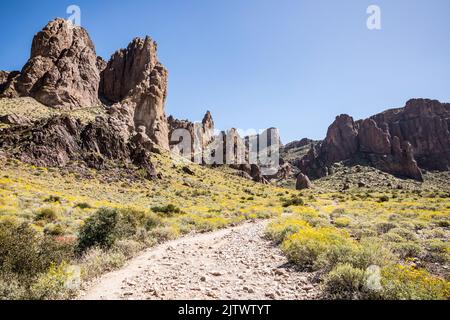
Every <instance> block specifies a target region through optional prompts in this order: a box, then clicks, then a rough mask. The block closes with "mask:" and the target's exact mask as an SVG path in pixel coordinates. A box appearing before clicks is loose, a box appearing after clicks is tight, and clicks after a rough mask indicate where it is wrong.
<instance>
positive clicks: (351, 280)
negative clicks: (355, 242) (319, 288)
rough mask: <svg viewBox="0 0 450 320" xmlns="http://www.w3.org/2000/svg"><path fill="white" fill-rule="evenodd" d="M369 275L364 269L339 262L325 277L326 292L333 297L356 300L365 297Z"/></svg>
mask: <svg viewBox="0 0 450 320" xmlns="http://www.w3.org/2000/svg"><path fill="white" fill-rule="evenodd" d="M366 282H367V277H366V274H365V271H364V270H361V269H358V268H354V267H353V266H352V265H350V264H348V263H346V264H339V265H337V266H336V268H334V269H333V270H332V271H331V272H330V273H329V274H327V275H326V277H325V279H324V284H325V292H326V293H327V294H328V295H329V296H330V298H332V299H338V300H354V299H362V298H363V297H364V288H365V284H366Z"/></svg>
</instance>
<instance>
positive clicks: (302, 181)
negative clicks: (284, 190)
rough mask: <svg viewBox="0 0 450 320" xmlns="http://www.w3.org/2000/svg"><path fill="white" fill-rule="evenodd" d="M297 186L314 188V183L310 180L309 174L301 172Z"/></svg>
mask: <svg viewBox="0 0 450 320" xmlns="http://www.w3.org/2000/svg"><path fill="white" fill-rule="evenodd" d="M295 188H296V189H297V190H304V189H311V188H312V183H311V181H310V180H309V178H308V176H307V175H304V174H303V173H300V174H299V175H298V176H297V182H296V184H295Z"/></svg>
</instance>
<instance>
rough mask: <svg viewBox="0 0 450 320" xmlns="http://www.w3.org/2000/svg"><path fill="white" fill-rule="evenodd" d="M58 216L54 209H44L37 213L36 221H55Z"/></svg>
mask: <svg viewBox="0 0 450 320" xmlns="http://www.w3.org/2000/svg"><path fill="white" fill-rule="evenodd" d="M57 219H58V214H57V213H56V212H55V210H53V209H52V208H42V209H40V210H39V211H38V212H37V213H36V220H37V221H39V220H45V221H55V220H57Z"/></svg>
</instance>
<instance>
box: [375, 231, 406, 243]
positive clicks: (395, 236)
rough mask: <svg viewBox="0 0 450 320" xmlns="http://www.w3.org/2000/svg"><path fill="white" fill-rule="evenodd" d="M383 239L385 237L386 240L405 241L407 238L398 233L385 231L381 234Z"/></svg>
mask: <svg viewBox="0 0 450 320" xmlns="http://www.w3.org/2000/svg"><path fill="white" fill-rule="evenodd" d="M381 239H383V240H384V241H386V242H403V241H405V239H403V237H402V236H401V235H399V234H397V233H390V232H388V233H385V234H383V235H382V236H381Z"/></svg>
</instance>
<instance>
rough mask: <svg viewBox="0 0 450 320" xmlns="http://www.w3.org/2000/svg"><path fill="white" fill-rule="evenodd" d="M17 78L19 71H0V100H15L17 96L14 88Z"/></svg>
mask: <svg viewBox="0 0 450 320" xmlns="http://www.w3.org/2000/svg"><path fill="white" fill-rule="evenodd" d="M19 76H20V72H19V71H12V72H8V71H0V98H17V97H18V96H19V93H18V92H17V90H16V87H15V84H16V83H17V79H18V78H19Z"/></svg>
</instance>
